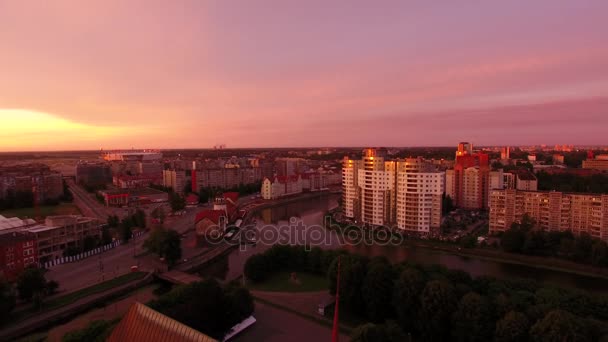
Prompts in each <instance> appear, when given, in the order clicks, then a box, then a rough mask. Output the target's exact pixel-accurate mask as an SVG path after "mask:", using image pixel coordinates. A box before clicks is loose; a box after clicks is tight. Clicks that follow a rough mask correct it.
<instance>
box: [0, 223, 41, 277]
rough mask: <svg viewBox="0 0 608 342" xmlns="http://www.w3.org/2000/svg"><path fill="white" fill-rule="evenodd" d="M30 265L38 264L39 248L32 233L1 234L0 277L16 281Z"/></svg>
mask: <svg viewBox="0 0 608 342" xmlns="http://www.w3.org/2000/svg"><path fill="white" fill-rule="evenodd" d="M29 265H38V249H37V248H36V240H35V238H34V236H33V235H32V234H29V233H23V232H10V233H5V234H0V278H3V279H6V280H8V281H15V280H16V279H17V277H18V276H19V274H20V273H21V272H22V271H23V270H24V269H25V268H26V267H27V266H29Z"/></svg>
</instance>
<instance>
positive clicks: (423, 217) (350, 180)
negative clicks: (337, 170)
mask: <svg viewBox="0 0 608 342" xmlns="http://www.w3.org/2000/svg"><path fill="white" fill-rule="evenodd" d="M385 158H386V152H385V150H383V149H378V150H376V149H366V150H365V151H364V156H363V159H362V160H352V159H348V158H345V159H344V162H343V166H342V185H343V208H344V215H345V216H347V217H350V218H353V219H355V220H357V221H360V222H363V223H369V224H372V225H378V226H380V225H384V226H388V225H395V226H397V227H398V228H400V229H404V230H409V231H414V232H420V233H428V232H430V231H431V230H433V229H438V228H439V226H440V225H441V197H442V195H443V193H444V189H445V185H444V183H445V174H444V173H443V172H437V171H435V170H434V166H433V165H432V164H430V163H427V162H425V161H424V160H423V159H421V158H418V159H406V160H395V161H387V160H385Z"/></svg>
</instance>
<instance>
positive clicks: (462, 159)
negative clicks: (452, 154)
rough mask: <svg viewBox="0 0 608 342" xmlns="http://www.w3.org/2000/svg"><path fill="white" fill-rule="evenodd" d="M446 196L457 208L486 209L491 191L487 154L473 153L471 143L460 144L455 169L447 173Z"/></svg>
mask: <svg viewBox="0 0 608 342" xmlns="http://www.w3.org/2000/svg"><path fill="white" fill-rule="evenodd" d="M445 177H446V185H445V189H446V194H447V195H448V196H450V197H451V198H452V201H453V203H454V205H455V206H457V207H460V208H463V209H484V208H487V204H488V191H489V189H490V163H489V158H488V155H487V154H484V153H473V152H472V145H471V144H469V143H460V144H458V149H457V151H456V161H455V162H454V168H453V169H450V170H447V171H446V176H445Z"/></svg>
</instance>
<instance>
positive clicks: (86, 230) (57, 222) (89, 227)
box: [22, 215, 101, 264]
mask: <svg viewBox="0 0 608 342" xmlns="http://www.w3.org/2000/svg"><path fill="white" fill-rule="evenodd" d="M22 231H23V232H27V233H30V234H31V235H33V236H34V238H35V241H36V243H37V247H38V261H39V262H40V263H41V264H44V263H47V262H50V261H53V260H57V259H60V258H61V257H63V256H64V255H63V252H64V250H65V249H67V248H70V247H71V248H76V249H83V248H84V239H85V238H86V237H92V238H94V239H96V240H99V239H100V238H101V229H100V227H99V221H98V220H97V219H95V218H90V217H83V216H79V215H61V216H47V218H46V220H45V221H44V224H43V225H35V226H32V227H27V228H24V229H23V230H22Z"/></svg>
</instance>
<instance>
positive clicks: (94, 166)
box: [76, 163, 112, 188]
mask: <svg viewBox="0 0 608 342" xmlns="http://www.w3.org/2000/svg"><path fill="white" fill-rule="evenodd" d="M111 182H112V169H111V168H110V165H108V164H105V163H79V164H78V165H76V183H78V184H81V185H84V186H86V187H90V188H102V187H104V186H105V185H107V184H108V183H111Z"/></svg>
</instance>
